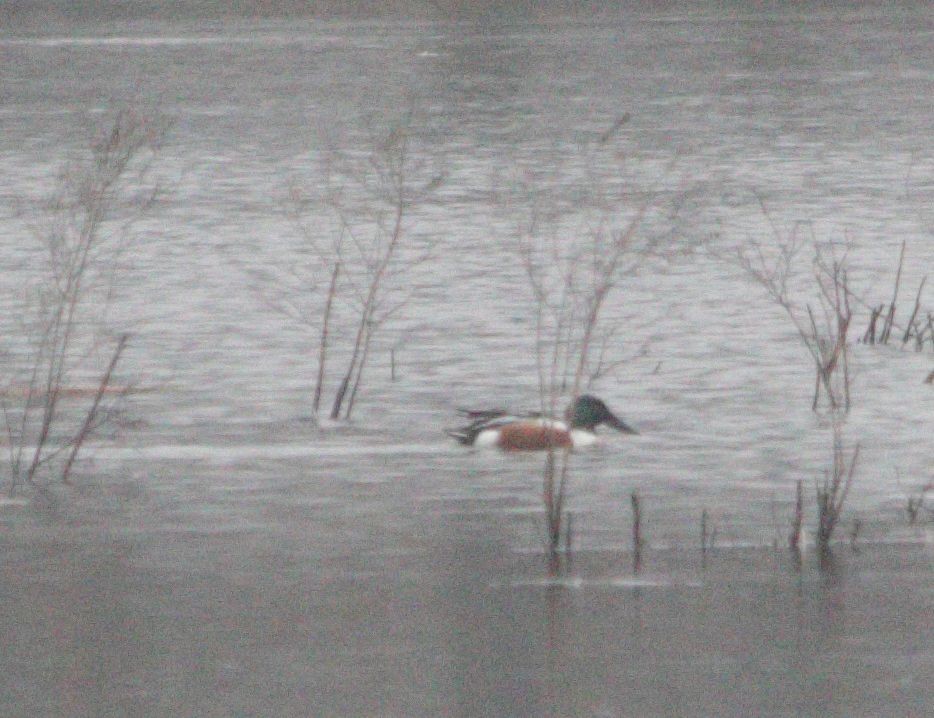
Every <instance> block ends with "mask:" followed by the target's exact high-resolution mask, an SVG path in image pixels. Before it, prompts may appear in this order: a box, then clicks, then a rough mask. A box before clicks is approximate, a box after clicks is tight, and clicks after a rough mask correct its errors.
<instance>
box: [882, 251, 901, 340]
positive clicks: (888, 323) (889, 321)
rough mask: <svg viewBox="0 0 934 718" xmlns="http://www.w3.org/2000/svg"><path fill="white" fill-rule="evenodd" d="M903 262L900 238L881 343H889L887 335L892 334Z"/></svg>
mask: <svg viewBox="0 0 934 718" xmlns="http://www.w3.org/2000/svg"><path fill="white" fill-rule="evenodd" d="M904 263H905V240H902V248H901V251H900V252H899V254H898V271H897V272H896V273H895V288H894V290H893V291H892V301H891V303H890V304H889V311H888V314H887V315H886V317H885V322H884V323H883V325H882V336H881V337H880V338H879V342H880V343H881V344H888V343H889V336H890V335H891V334H892V325H893V324H894V322H895V305H896V303H897V302H898V288H899V285H900V284H901V281H902V266H903V265H904Z"/></svg>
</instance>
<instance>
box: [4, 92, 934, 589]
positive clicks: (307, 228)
mask: <svg viewBox="0 0 934 718" xmlns="http://www.w3.org/2000/svg"><path fill="white" fill-rule="evenodd" d="M627 120H628V117H627V116H624V117H622V118H620V120H619V121H618V122H617V123H615V124H614V125H613V127H612V128H611V130H609V131H607V132H606V133H604V134H603V135H601V136H600V137H599V138H598V140H596V141H594V142H593V143H592V144H590V145H585V146H584V147H582V148H581V158H579V160H577V161H576V162H573V163H566V162H564V161H562V159H561V158H558V159H556V160H555V162H554V163H553V166H552V167H550V168H547V172H546V175H545V176H543V175H542V174H541V172H540V170H541V167H542V165H543V162H542V160H541V158H537V159H536V163H537V164H536V167H537V169H538V170H539V171H537V172H536V171H531V170H530V168H529V167H526V166H524V164H523V162H521V161H519V160H515V161H514V163H513V165H512V166H511V168H510V171H509V172H506V173H505V174H503V175H501V177H500V179H501V182H500V184H498V185H497V186H496V187H495V193H494V196H495V200H496V203H497V206H498V207H499V208H500V209H501V210H503V211H504V213H505V214H506V215H507V216H508V217H509V219H510V221H511V223H512V232H511V234H510V236H509V242H508V251H509V252H510V253H511V255H512V256H513V257H514V258H515V259H517V260H518V264H519V266H520V267H521V271H522V274H523V276H524V281H525V284H526V288H527V291H528V297H529V299H528V303H527V305H526V306H527V308H528V312H529V316H528V317H527V318H528V319H529V323H530V324H531V325H532V326H533V327H534V329H533V331H532V332H531V336H528V337H525V339H526V340H527V341H528V342H529V343H531V345H532V349H533V353H532V356H533V357H534V367H535V372H536V381H537V388H538V400H539V407H538V408H539V411H540V412H541V414H542V415H546V416H559V415H560V411H561V409H563V407H564V406H566V405H569V404H571V403H572V402H573V401H574V400H575V399H576V398H577V397H579V396H580V395H581V394H582V393H584V392H587V391H590V390H591V389H592V388H593V387H594V386H595V385H597V384H599V383H600V382H601V381H604V380H607V379H608V378H611V377H613V376H614V375H616V374H617V373H618V372H619V370H620V369H621V367H623V366H624V365H625V363H626V361H627V358H628V357H629V356H632V355H633V352H632V351H631V350H628V349H627V342H631V341H632V337H631V334H630V333H628V332H629V328H628V324H629V322H630V321H631V319H632V318H631V317H630V316H628V315H627V313H626V309H625V294H624V290H625V288H626V284H627V281H629V280H631V279H632V278H633V277H635V276H636V275H637V274H638V273H639V272H640V271H642V270H643V269H644V268H645V267H646V265H647V263H648V262H650V261H651V260H654V259H658V258H660V257H667V256H668V255H671V254H672V253H674V252H675V251H676V248H675V247H674V246H672V245H671V244H670V242H671V235H670V234H667V233H660V232H659V231H658V230H657V227H653V229H652V231H649V230H648V229H647V227H646V225H647V224H649V219H652V220H653V221H654V220H655V219H656V218H655V217H654V214H653V213H655V212H656V211H657V210H659V209H660V202H659V198H658V193H657V192H656V190H655V188H654V187H639V186H637V185H634V184H633V183H631V182H629V181H624V180H623V177H624V174H625V173H624V168H623V164H624V163H623V160H622V159H620V158H622V157H625V156H626V153H625V152H622V151H621V150H620V151H617V150H618V148H616V149H614V148H613V138H614V136H615V135H616V133H618V132H619V130H620V129H621V128H622V127H623V126H624V125H625V124H626V122H627ZM164 131H165V127H164V123H162V122H161V121H157V120H154V119H151V118H147V117H144V116H142V115H140V114H138V113H136V112H133V111H129V110H127V111H123V112H121V113H119V114H118V115H117V117H116V119H115V120H114V123H113V125H112V127H110V128H109V130H108V131H107V132H106V133H105V134H104V135H103V136H102V137H101V139H100V140H99V141H97V142H96V143H95V144H94V145H93V146H92V148H91V150H90V152H89V154H88V156H87V157H85V158H84V159H82V160H76V161H74V162H72V163H70V164H68V165H67V166H66V167H65V168H64V169H63V171H62V173H61V174H60V176H59V178H58V181H57V184H56V189H55V191H54V193H53V194H52V195H51V196H50V197H48V198H47V199H46V200H45V201H44V202H43V203H42V204H41V205H38V206H36V207H35V208H34V209H35V218H36V219H35V221H34V223H33V224H34V228H35V231H34V237H35V238H36V239H38V240H39V244H38V247H39V248H40V249H41V251H42V253H43V262H42V264H41V266H42V271H41V272H36V273H35V275H34V281H33V284H32V285H31V286H30V288H29V291H28V292H26V293H25V294H24V295H23V303H22V308H21V309H22V312H21V314H22V317H23V319H22V328H23V336H24V337H26V341H25V342H23V341H19V340H16V339H15V338H14V337H9V336H7V337H5V338H4V340H5V342H6V347H5V351H4V353H3V358H4V361H5V367H4V368H5V377H4V380H5V385H4V388H3V393H2V396H0V399H2V408H3V422H4V432H5V435H6V444H7V447H8V452H9V466H10V474H9V478H8V484H7V485H8V490H9V492H10V493H11V494H12V493H13V492H14V491H15V490H16V489H17V487H19V486H22V485H23V484H28V485H30V486H33V487H36V488H41V487H42V485H43V482H48V481H56V480H57V481H60V482H68V481H69V478H70V476H71V474H72V472H73V468H74V465H75V461H76V459H77V457H78V455H79V452H80V450H81V447H82V446H83V445H84V444H85V442H86V441H87V440H88V439H90V438H91V437H92V436H93V435H94V434H95V433H97V432H99V431H100V430H101V429H103V428H104V427H105V426H106V425H107V424H108V422H110V421H111V420H112V419H113V417H114V413H115V411H116V410H117V408H118V406H119V400H120V399H121V397H122V396H124V395H125V393H126V392H127V390H128V385H127V383H126V382H123V383H118V382H117V381H116V377H117V373H118V371H119V369H120V366H121V360H122V359H123V356H124V353H125V351H126V349H127V347H128V346H129V345H130V341H131V337H130V335H129V334H127V333H125V332H115V331H114V330H113V329H112V325H111V324H110V323H109V322H108V318H109V310H110V308H111V306H112V304H113V302H114V301H115V298H116V297H117V296H118V295H117V293H116V292H115V291H114V288H115V286H116V285H117V283H118V275H119V272H120V270H121V269H122V268H123V267H124V263H123V261H122V259H123V257H124V256H125V255H126V253H127V251H128V250H129V248H130V247H131V245H132V242H133V239H134V235H133V232H132V227H133V223H134V222H135V221H136V220H138V219H139V218H140V217H141V216H142V215H143V214H144V213H145V212H146V210H147V209H148V208H149V207H150V205H151V203H152V201H153V199H154V197H155V194H156V190H157V187H156V185H155V183H154V182H153V181H152V180H151V179H150V176H149V172H148V170H149V168H150V163H151V162H152V159H153V157H154V153H155V152H156V151H157V150H158V149H159V146H160V141H161V139H162V136H163V134H164ZM416 138H417V135H416V133H415V132H414V131H413V129H412V127H411V117H408V118H407V119H406V120H405V121H403V122H400V123H399V124H397V125H396V126H394V127H392V128H391V129H389V130H388V131H386V132H384V133H382V134H379V135H377V136H374V137H373V139H372V140H371V142H370V145H369V146H368V147H367V148H366V149H365V150H361V151H357V152H343V151H342V152H337V151H332V152H324V153H321V163H320V166H319V167H318V171H317V172H316V173H314V174H312V175H310V177H305V179H304V181H300V180H298V179H294V180H293V181H292V182H291V183H290V184H289V187H288V195H287V198H286V199H285V200H284V203H283V206H284V210H285V214H286V216H287V217H288V220H289V223H290V227H291V228H292V229H293V230H294V232H295V235H296V237H297V242H298V244H297V251H296V252H294V253H291V254H288V255H287V256H284V257H279V258H278V259H281V260H282V264H281V265H280V266H278V268H277V269H275V268H274V271H272V272H268V271H266V272H265V273H264V272H261V271H257V267H256V266H253V265H252V264H250V260H249V259H243V260H238V263H239V264H240V266H241V267H242V268H243V269H245V270H246V271H247V273H248V274H249V275H250V276H251V277H253V278H254V279H257V278H262V280H263V281H262V283H261V284H260V286H259V294H260V295H261V296H262V298H263V299H264V300H265V302H266V304H267V305H268V306H269V307H272V308H273V309H275V310H276V311H278V312H279V313H281V314H282V315H284V316H286V317H287V318H288V319H289V320H291V321H292V322H293V323H294V324H295V325H298V326H301V327H303V328H304V329H305V330H306V331H307V332H308V334H309V336H310V337H311V338H312V340H313V342H314V344H315V354H314V356H313V358H312V367H311V369H310V371H309V376H310V377H311V378H312V393H311V409H312V411H313V413H314V416H315V417H316V418H318V417H320V416H321V415H323V414H325V413H326V415H327V416H328V417H329V418H330V419H332V420H337V419H343V420H349V419H350V418H351V417H352V414H353V411H354V407H355V405H356V402H357V400H358V398H359V397H360V396H361V395H362V394H363V391H364V385H365V378H366V370H367V367H368V364H369V362H370V360H371V358H372V355H373V352H374V350H376V349H377V347H382V348H383V349H385V350H386V351H387V352H388V358H389V363H390V367H391V378H392V379H393V380H395V378H396V357H395V350H396V349H397V348H398V347H400V346H401V345H402V343H403V342H404V341H407V340H409V339H410V337H408V336H402V337H394V338H393V341H391V342H388V343H385V344H384V345H381V344H378V343H377V342H378V340H379V338H380V337H381V336H382V332H383V331H384V329H385V328H386V326H387V325H388V324H389V323H390V321H391V320H392V319H394V318H398V317H399V316H400V315H401V314H402V312H403V310H404V309H405V308H406V307H407V306H408V303H409V300H410V296H411V291H410V289H409V285H410V284H411V283H412V282H413V281H415V278H416V277H417V272H418V271H419V267H421V266H422V265H423V264H425V263H426V262H427V261H428V260H429V259H430V258H431V256H432V250H433V241H432V240H426V239H424V238H422V236H421V235H420V234H419V233H418V232H416V231H414V230H413V227H414V220H413V217H412V212H413V210H415V209H417V208H418V207H419V206H420V205H421V204H423V203H425V202H427V201H429V200H430V199H431V198H432V197H433V195H434V193H435V192H436V190H437V189H438V188H439V187H440V186H441V185H442V183H443V181H444V172H443V171H441V170H440V169H439V166H438V165H437V163H433V162H426V161H424V160H421V159H416V158H419V157H425V156H429V155H428V153H426V152H424V151H421V150H419V151H413V145H414V144H415V143H417V141H418V140H417V139H416ZM564 159H566V158H564ZM581 167H584V168H586V169H585V170H581V169H580V168H581ZM568 184H572V185H573V186H574V187H575V188H576V190H575V197H574V201H573V202H568V201H567V197H566V196H565V192H564V190H562V189H561V188H563V187H566V186H567V185H568ZM760 207H761V209H762V214H763V216H764V217H765V219H766V220H767V226H768V230H769V239H768V240H766V241H759V240H757V239H755V238H749V239H748V241H746V242H745V243H744V244H742V245H740V246H738V247H737V248H735V250H733V251H732V252H724V251H722V250H717V251H714V254H716V255H717V256H718V257H720V258H721V259H725V260H726V261H728V262H730V263H731V264H732V265H733V266H735V267H738V268H739V269H740V270H741V271H742V272H743V274H744V275H745V276H746V277H747V278H749V279H751V280H752V281H753V283H755V284H756V285H757V286H759V287H760V288H761V289H762V290H764V292H765V295H766V296H767V297H768V298H770V299H771V300H772V302H774V304H775V305H777V306H778V307H780V308H781V310H782V311H783V312H784V314H785V316H786V317H787V318H788V320H789V321H790V322H791V324H792V326H793V327H794V329H795V332H796V335H797V337H798V340H799V341H800V344H801V346H802V347H803V349H804V350H805V351H806V354H807V356H808V357H809V359H810V362H811V365H812V366H813V371H814V389H813V395H812V399H811V410H812V411H813V412H815V413H816V414H817V415H818V417H819V420H820V421H822V422H824V424H825V425H827V426H829V427H830V432H831V435H832V440H831V451H832V459H831V462H830V466H829V468H828V469H827V470H826V471H824V472H823V475H822V476H821V477H819V478H817V479H815V480H814V482H813V486H814V499H815V504H816V507H817V515H816V521H815V531H814V536H815V541H816V544H817V547H818V549H819V550H820V552H821V553H822V554H827V553H829V551H830V546H831V544H832V541H833V536H834V533H835V530H836V529H837V527H838V526H840V524H841V521H842V516H843V514H844V510H845V506H846V500H847V497H848V496H849V493H850V490H851V488H852V486H853V483H854V480H855V477H856V475H857V468H858V460H859V456H860V443H859V442H857V443H855V444H854V445H852V447H849V446H848V444H847V442H846V440H845V429H846V426H847V419H848V415H849V412H850V410H851V408H852V405H853V403H854V396H853V390H852V369H851V363H850V352H851V350H852V345H853V343H854V342H853V339H852V337H851V329H852V326H853V318H854V308H857V309H858V308H859V307H867V308H870V309H871V315H870V318H869V326H868V328H867V330H866V332H865V333H864V335H863V337H862V341H863V342H864V343H865V344H873V343H881V344H885V343H887V342H888V341H889V340H890V337H891V336H892V335H893V330H896V329H897V330H898V331H899V332H900V334H901V338H902V344H903V345H907V344H908V343H909V342H910V341H913V342H914V344H915V347H916V348H918V349H921V348H922V347H923V346H925V344H926V342H927V341H929V340H931V341H932V342H934V336H932V335H931V330H930V324H931V319H930V316H931V315H930V313H926V312H924V311H922V292H923V289H924V284H925V281H924V280H922V281H921V283H920V286H919V288H918V292H917V296H916V298H915V302H914V309H913V311H912V313H911V316H910V318H909V319H908V321H907V323H906V324H905V325H904V326H903V327H899V324H898V323H897V321H896V303H897V300H898V294H899V284H900V278H901V273H902V272H901V269H902V263H903V261H904V254H905V247H904V246H903V247H902V252H901V256H900V259H899V269H898V273H897V276H896V280H895V290H894V294H893V298H892V300H891V302H890V303H889V304H888V306H887V308H886V306H885V305H879V306H874V307H868V305H866V304H865V303H864V302H862V301H861V300H860V299H859V298H858V297H857V296H856V294H855V292H854V290H853V288H852V287H851V284H850V275H849V249H848V247H847V246H845V245H842V244H835V243H831V242H820V241H818V240H817V238H816V237H815V236H814V234H813V232H812V231H811V228H810V225H808V224H806V223H798V224H796V225H794V227H793V228H792V230H791V232H788V233H782V232H781V231H780V230H779V229H778V227H777V225H776V223H775V222H774V221H773V220H772V218H771V216H770V215H769V213H768V211H767V210H766V208H765V205H764V203H763V202H761V200H760ZM659 214H660V215H663V214H664V213H661V212H660V213H659ZM664 221H665V217H664V216H662V219H661V220H660V222H662V223H664ZM663 241H664V242H666V243H668V244H662V242H663ZM712 251H713V250H712ZM263 269H264V270H267V269H268V267H266V268H263ZM925 317H926V319H925ZM932 345H934V344H932ZM657 368H658V367H656V370H657ZM82 402H83V403H82ZM541 476H542V506H543V514H544V522H545V549H546V553H547V555H548V557H549V560H550V562H551V566H552V567H553V568H554V569H556V570H561V569H562V561H564V562H565V563H564V566H563V569H564V570H567V567H568V563H567V562H569V560H570V557H571V554H572V551H573V549H574V539H575V536H574V525H573V520H572V512H571V511H570V510H569V508H568V503H569V501H568V497H569V492H570V488H571V484H572V456H571V452H570V447H568V446H564V445H562V446H558V445H554V446H550V447H549V448H548V451H547V452H546V455H545V459H544V464H543V466H542V474H541ZM807 483H808V482H807V481H802V480H801V479H797V480H796V484H795V492H796V493H795V502H794V515H793V518H792V520H791V524H790V527H788V528H787V545H788V546H789V547H790V548H791V550H792V552H793V553H794V554H795V555H796V556H798V558H799V559H800V555H801V553H802V551H803V550H804V546H805V543H806V536H807V531H806V530H805V520H804V513H805V509H804V505H805V501H804V494H803V488H802V486H805V485H807ZM929 488H930V484H927V485H926V486H925V488H924V489H923V490H922V491H921V492H920V493H919V494H918V495H917V496H912V497H911V498H909V499H908V504H907V507H906V513H907V516H908V519H909V522H910V523H912V524H914V523H917V522H919V521H920V520H921V519H922V518H923V517H924V516H925V515H926V513H929V512H930V509H929V507H927V506H926V505H925V503H924V501H925V495H926V492H927V490H928V489H929ZM630 505H631V512H632V549H633V569H634V570H635V571H638V570H639V568H640V566H641V564H642V556H643V549H644V547H646V546H647V542H646V541H645V538H644V529H643V525H644V516H643V511H642V503H641V500H640V496H639V494H638V493H637V492H636V491H632V492H631V494H630ZM853 525H854V527H858V524H857V523H854V524H853ZM856 530H858V528H854V531H856ZM783 531H784V530H783ZM716 533H717V530H716V528H715V527H714V526H713V523H712V520H711V515H710V513H709V512H708V510H707V508H704V509H703V511H702V513H701V527H700V547H701V554H702V557H703V560H704V562H705V563H706V561H707V559H708V557H709V555H710V553H711V552H712V550H713V549H714V546H715V540H716ZM854 536H855V533H854Z"/></svg>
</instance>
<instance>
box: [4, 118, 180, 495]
mask: <svg viewBox="0 0 934 718" xmlns="http://www.w3.org/2000/svg"><path fill="white" fill-rule="evenodd" d="M165 129H166V125H165V123H164V122H162V121H159V120H154V119H153V118H151V117H147V116H144V115H142V114H140V113H138V112H136V111H134V110H132V109H125V110H122V111H120V112H118V113H117V114H116V116H115V118H114V120H113V123H112V124H111V125H110V126H109V127H108V128H107V129H106V131H104V132H103V133H102V134H101V136H100V137H98V138H97V140H96V141H95V142H94V143H93V144H92V145H91V147H90V150H89V152H88V153H87V154H86V155H85V156H83V157H80V158H77V159H74V160H72V161H70V162H68V163H66V164H65V165H64V166H63V168H62V170H61V172H60V173H59V175H58V178H57V180H56V183H55V188H54V190H53V191H52V192H51V193H50V194H49V196H48V197H46V198H45V199H44V200H43V201H42V202H40V203H39V204H37V205H34V206H29V207H27V208H25V210H24V211H27V212H29V217H30V219H31V220H32V230H33V231H32V235H33V237H34V239H35V240H36V242H37V243H38V247H39V249H40V251H41V256H42V262H41V263H40V265H39V267H40V268H39V270H38V271H37V272H35V273H33V274H32V277H31V278H30V279H26V280H25V281H26V282H27V284H28V287H27V288H26V291H25V292H24V293H22V294H20V295H19V296H18V297H16V298H14V299H13V301H14V303H15V304H17V305H18V313H19V316H20V317H21V318H22V320H21V322H20V324H19V327H18V332H17V333H16V334H15V335H14V334H13V333H5V334H4V336H3V340H2V341H3V342H4V344H5V350H4V351H3V352H2V356H3V358H4V359H5V360H6V365H5V367H4V368H5V373H6V376H7V381H6V386H5V387H4V389H3V395H2V397H0V400H2V408H3V423H4V426H5V432H6V439H7V444H8V451H9V463H10V476H9V483H8V488H9V491H10V493H11V494H12V493H13V492H14V491H15V490H16V489H17V487H18V486H20V485H22V484H24V483H25V484H30V485H33V486H36V485H38V484H39V483H40V482H41V483H46V482H48V481H51V480H56V479H57V480H60V481H63V482H67V481H68V480H69V477H70V475H71V473H72V470H73V467H74V464H75V461H76V459H77V457H78V453H79V451H80V449H81V447H82V445H83V444H84V443H85V441H87V439H88V438H90V437H91V436H92V435H93V434H94V433H95V432H97V431H99V430H100V429H101V428H102V427H103V426H104V425H106V424H107V422H108V421H109V419H110V418H111V417H112V415H113V411H114V408H115V406H116V399H118V398H119V396H120V395H121V394H122V393H123V392H124V390H123V388H121V387H117V386H115V385H114V382H113V380H114V373H115V371H116V369H117V367H118V364H119V362H120V360H121V358H122V356H123V354H124V351H125V349H126V347H127V342H128V339H129V337H128V335H127V334H119V335H114V334H113V332H112V331H111V329H110V324H109V322H108V312H109V310H110V309H111V305H112V302H113V300H114V296H115V294H114V290H115V282H116V280H117V278H118V275H119V272H120V270H121V268H122V266H123V258H124V255H125V254H126V252H127V250H128V249H129V248H130V246H131V245H132V242H133V240H134V234H133V231H132V228H133V224H134V222H135V221H136V220H138V219H139V218H140V217H141V216H142V214H143V213H144V212H145V211H146V210H147V209H148V208H149V206H150V204H151V203H152V201H153V199H154V197H155V195H156V190H157V188H156V185H155V183H154V182H153V181H152V180H151V178H150V174H149V171H148V170H149V169H150V164H151V162H152V159H153V156H154V152H155V151H156V150H157V149H158V147H159V143H160V141H161V139H162V138H163V136H164V133H165ZM89 384H90V388H86V387H87V386H88V385H89ZM82 387H85V388H82ZM82 399H86V400H87V404H85V405H83V406H82V405H81V400H82ZM40 476H41V477H42V478H41V479H40Z"/></svg>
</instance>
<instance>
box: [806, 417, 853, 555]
mask: <svg viewBox="0 0 934 718" xmlns="http://www.w3.org/2000/svg"><path fill="white" fill-rule="evenodd" d="M859 450H860V445H859V444H856V447H855V448H854V449H853V452H852V453H851V454H850V457H849V459H847V457H846V455H845V451H844V448H843V441H842V438H841V436H840V432H839V428H837V427H835V431H834V458H833V468H832V471H831V473H829V474H827V473H825V475H824V482H823V484H822V485H820V486H818V487H816V493H817V517H818V523H817V546H818V549H819V550H820V552H821V553H822V554H826V553H828V552H829V551H830V539H831V537H832V536H833V532H834V529H835V528H836V526H837V523H838V522H839V520H840V516H841V515H842V513H843V506H844V504H845V503H846V497H847V494H848V493H849V490H850V486H851V485H852V483H853V475H854V472H855V471H856V464H857V462H858V460H859Z"/></svg>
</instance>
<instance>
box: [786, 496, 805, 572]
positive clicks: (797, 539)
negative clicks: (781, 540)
mask: <svg viewBox="0 0 934 718" xmlns="http://www.w3.org/2000/svg"><path fill="white" fill-rule="evenodd" d="M803 521H804V485H803V482H802V481H801V480H800V479H799V480H798V483H797V485H796V487H795V515H794V518H793V519H792V520H791V534H789V536H788V548H790V549H791V550H792V552H793V553H795V554H797V555H799V556H800V555H801V524H802V522H803Z"/></svg>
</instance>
